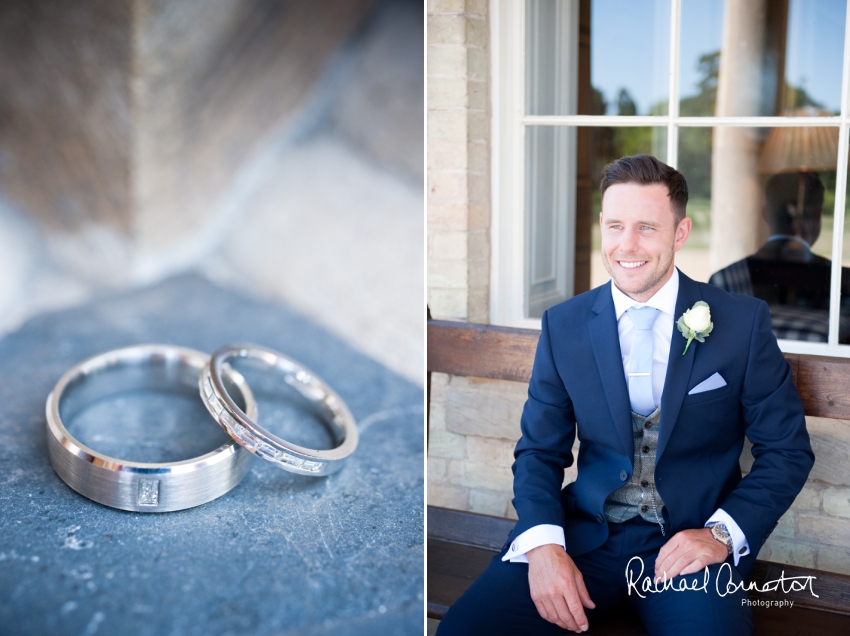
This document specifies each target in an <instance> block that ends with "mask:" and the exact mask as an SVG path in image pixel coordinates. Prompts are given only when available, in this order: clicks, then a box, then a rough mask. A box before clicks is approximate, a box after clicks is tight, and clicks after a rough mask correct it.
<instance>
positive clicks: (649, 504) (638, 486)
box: [605, 407, 664, 524]
mask: <svg viewBox="0 0 850 636" xmlns="http://www.w3.org/2000/svg"><path fill="white" fill-rule="evenodd" d="M660 421H661V407H658V408H657V409H655V411H653V412H652V413H650V414H649V415H638V414H637V413H635V412H634V411H632V433H633V435H634V471H633V472H632V478H631V479H630V480H629V482H628V483H627V484H626V485H625V486H623V487H622V488H620V489H619V490H616V491H614V492H613V493H611V494H610V495H609V496H608V498H607V499H606V500H605V517H606V518H607V519H608V521H610V522H614V523H622V522H623V521H628V520H629V519H634V518H635V517H637V516H638V515H640V516H641V517H643V518H644V519H646V520H647V521H650V522H652V523H658V524H660V523H661V522H662V521H663V519H664V517H663V516H662V515H661V511H662V510H663V509H664V502H663V501H662V500H661V495H659V494H658V491H657V490H656V489H655V453H656V451H657V450H658V424H659V422H660Z"/></svg>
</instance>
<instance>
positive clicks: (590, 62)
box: [526, 0, 670, 115]
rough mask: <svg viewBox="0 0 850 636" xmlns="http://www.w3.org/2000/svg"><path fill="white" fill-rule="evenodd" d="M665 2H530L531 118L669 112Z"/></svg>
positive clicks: (528, 92) (667, 3)
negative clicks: (533, 116) (535, 116)
mask: <svg viewBox="0 0 850 636" xmlns="http://www.w3.org/2000/svg"><path fill="white" fill-rule="evenodd" d="M669 67H670V1H669V0H580V1H576V2H573V1H569V0H554V1H553V0H527V2H526V112H527V113H528V114H529V115H575V114H579V115H666V114H667V112H668V95H669V91H668V85H669Z"/></svg>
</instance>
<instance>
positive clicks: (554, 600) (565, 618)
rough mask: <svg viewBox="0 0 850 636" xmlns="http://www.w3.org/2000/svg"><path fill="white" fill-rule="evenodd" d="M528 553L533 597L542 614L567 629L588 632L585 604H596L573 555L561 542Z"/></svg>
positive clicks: (587, 606) (530, 585) (542, 546)
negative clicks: (570, 554) (570, 555)
mask: <svg viewBox="0 0 850 636" xmlns="http://www.w3.org/2000/svg"><path fill="white" fill-rule="evenodd" d="M525 556H526V557H527V558H528V585H529V587H530V588H531V599H532V600H533V601H534V605H535V606H537V611H538V612H540V616H542V617H543V618H544V619H546V620H547V621H549V622H550V623H555V624H556V625H558V626H559V627H563V628H564V629H569V630H570V631H573V632H586V631H587V628H588V623H587V617H586V616H585V615H584V608H585V607H586V608H588V609H593V608H594V607H596V605H594V604H593V601H591V600H590V595H589V594H588V593H587V588H586V587H585V586H584V579H583V578H582V576H581V572H579V569H578V568H577V567H576V564H575V563H573V560H572V559H571V558H570V557H569V555H568V554H567V553H566V552H565V551H564V549H563V548H562V547H561V546H559V545H541V546H540V547H538V548H534V549H533V550H529V551H528V552H526V554H525Z"/></svg>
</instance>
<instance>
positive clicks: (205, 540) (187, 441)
mask: <svg viewBox="0 0 850 636" xmlns="http://www.w3.org/2000/svg"><path fill="white" fill-rule="evenodd" d="M234 341H248V342H256V343H259V344H264V345H266V346H269V347H272V348H275V349H278V350H280V351H283V352H285V353H287V354H289V355H291V356H292V357H293V358H295V359H297V360H300V361H301V362H303V363H304V364H305V365H307V366H308V367H310V368H312V369H313V370H314V371H315V372H316V373H318V374H319V375H320V376H322V377H323V378H324V379H325V380H326V381H327V382H328V383H329V384H330V385H331V386H332V387H334V388H335V389H336V391H337V392H338V393H339V394H340V395H341V396H342V397H343V399H344V400H345V401H346V402H347V404H348V405H349V407H350V408H351V410H352V412H353V414H354V416H355V418H356V419H357V421H358V424H359V428H360V446H359V447H358V449H357V451H356V453H355V454H354V455H353V456H352V457H351V458H350V459H349V461H348V463H347V464H346V466H345V467H344V468H343V470H342V471H341V472H339V473H337V474H336V475H332V476H331V477H328V478H307V477H300V476H296V475H292V474H290V473H287V472H285V471H282V470H280V469H279V468H276V467H275V466H272V465H271V464H269V463H267V462H264V461H262V460H260V459H255V460H254V463H253V465H252V469H251V472H250V473H249V474H248V476H247V477H246V478H245V480H244V481H243V482H242V483H241V484H240V485H239V486H237V487H236V488H234V489H233V490H232V491H230V492H229V493H227V494H226V495H224V496H222V497H220V498H219V499H217V500H215V501H212V502H210V503H208V504H204V505H202V506H199V507H197V508H193V509H189V510H184V511H180V512H172V513H164V514H139V513H132V512H124V511H120V510H114V509H111V508H108V507H105V506H101V505H99V504H96V503H94V502H92V501H89V500H88V499H86V498H84V497H82V496H80V495H78V494H77V493H75V492H74V491H72V490H71V489H70V488H68V487H67V486H66V485H65V484H64V483H63V482H62V481H61V480H60V479H59V478H58V477H57V476H56V474H55V473H54V472H53V469H52V468H51V466H50V463H49V460H48V456H47V447H46V431H45V426H46V423H45V416H44V402H45V399H46V397H47V394H48V393H49V392H50V390H51V389H52V388H53V385H54V384H55V383H56V381H57V380H58V378H59V377H60V376H61V375H62V373H63V372H64V371H65V370H67V369H68V368H69V367H71V366H72V365H74V364H75V363H77V362H79V361H81V360H83V359H84V358H86V357H89V356H91V355H94V354H96V353H99V352H102V351H106V350H108V349H112V348H115V347H121V346H126V345H131V344H138V343H149V342H159V343H171V344H179V345H182V346H186V347H191V348H195V349H199V350H202V351H207V352H211V351H213V350H214V349H215V348H217V347H218V346H219V345H221V344H224V343H228V342H234ZM0 378H2V382H0V403H2V404H3V408H2V409H0V633H3V634H21V635H26V634H48V633H49V634H75V635H76V634H85V635H92V634H109V633H123V634H150V635H156V636H161V635H168V634H205V635H206V634H305V635H307V634H310V635H312V634H316V635H319V634H334V635H339V634H361V633H363V634H421V633H422V631H423V616H424V611H423V606H424V594H423V569H424V568H423V566H424V562H423V537H424V531H423V530H424V523H423V509H424V506H423V484H424V480H423V438H424V436H423V391H422V389H420V388H418V387H416V386H413V385H412V384H410V383H409V382H407V381H405V380H404V379H402V378H400V377H399V376H397V375H395V374H394V373H392V372H391V371H389V370H387V369H386V368H385V367H383V366H381V365H379V364H378V363H376V362H374V361H373V360H370V359H369V358H366V357H365V356H363V355H362V354H359V353H358V352H356V351H355V350H353V349H352V348H351V347H349V346H348V345H346V344H344V343H342V342H341V341H339V340H337V339H336V338H334V337H333V336H331V335H329V334H328V333H327V332H325V331H323V330H322V329H321V328H320V327H318V326H316V325H315V324H314V323H312V322H310V321H309V320H307V319H305V318H304V317H303V316H301V315H299V314H296V313H294V312H292V311H290V310H288V309H286V308H285V307H281V306H280V305H273V304H265V303H261V302H258V301H256V300H250V299H247V298H245V297H242V296H240V295H238V294H235V293H233V292H231V291H225V290H222V289H219V288H217V287H215V286H213V285H211V284H210V283H208V282H206V281H205V280H204V279H201V278H199V277H195V276H181V277H178V278H174V279H171V280H169V281H166V282H164V283H161V284H159V285H157V286H155V287H151V288H148V289H143V290H140V291H135V292H131V293H126V294H122V295H116V296H112V297H107V298H103V299H100V300H97V301H94V302H92V303H90V304H88V305H87V306H84V307H81V308H76V309H72V310H67V311H63V312H60V313H54V314H46V315H42V316H39V317H36V318H34V319H32V320H31V321H29V322H28V323H27V324H26V325H24V326H23V327H22V328H21V329H20V330H19V331H18V332H16V333H14V334H11V335H9V336H8V337H6V338H5V339H4V340H2V341H0ZM258 393H260V395H259V396H258V404H259V407H260V413H261V422H263V421H264V420H263V419H262V418H263V417H264V416H269V417H270V420H269V421H270V422H271V421H272V420H274V419H277V420H278V422H277V424H275V425H276V426H279V427H280V428H279V429H278V430H279V431H285V430H287V427H292V426H293V418H295V417H296V416H297V409H287V408H285V407H282V406H281V404H275V403H274V400H272V399H271V398H270V397H269V396H267V395H265V394H264V392H263V391H258ZM269 395H271V393H269ZM148 397H150V396H148ZM108 399H109V400H112V401H111V402H110V403H104V404H97V405H94V406H93V407H92V410H91V411H89V412H88V413H87V415H86V417H87V418H88V420H85V418H83V420H84V421H82V423H81V424H80V431H81V434H88V435H91V438H90V439H91V440H94V441H90V443H92V444H93V445H94V444H95V443H102V444H104V445H105V446H107V447H109V448H111V449H112V450H115V449H116V448H117V449H118V450H120V444H121V440H120V439H119V440H117V442H116V440H115V439H114V438H112V439H110V438H109V435H108V433H109V431H110V430H111V429H110V426H108V425H105V426H102V427H101V429H100V432H98V430H97V426H96V422H97V421H98V419H99V417H100V416H103V419H104V420H109V423H114V422H118V423H119V424H120V423H121V422H124V423H126V424H127V426H128V430H131V431H134V433H133V434H132V435H129V436H128V437H127V438H126V439H124V440H123V443H124V444H125V446H126V444H130V445H138V444H140V443H141V442H140V440H142V439H148V440H152V441H151V445H150V447H149V448H146V449H144V453H147V454H148V456H150V454H151V453H153V455H156V450H157V447H159V448H160V450H161V451H162V452H172V453H173V452H176V453H177V454H178V455H179V454H180V452H181V447H184V448H182V452H185V451H186V450H187V449H189V450H191V449H190V448H189V447H190V446H191V444H195V445H197V444H198V441H197V438H196V436H195V434H194V433H192V432H191V426H197V425H198V423H199V422H203V424H202V425H205V426H206V425H209V423H211V422H212V420H209V422H207V421H206V420H203V419H202V418H203V417H204V414H203V411H202V410H200V409H203V407H202V406H199V405H200V400H198V402H197V403H191V401H190V400H188V399H187V397H186V396H185V395H178V396H174V395H171V396H169V395H168V394H163V395H161V396H155V397H153V398H151V400H150V401H149V402H145V400H141V401H140V397H139V396H138V395H135V396H134V395H127V396H124V397H121V398H115V397H114V396H113V397H112V398H108ZM156 400H162V404H163V405H164V406H165V407H166V411H165V412H166V413H171V415H162V420H161V421H160V420H158V419H157V416H156V412H157V409H156V407H157V402H156ZM169 401H170V402H169ZM143 403H144V404H145V406H144V410H145V411H146V412H147V411H150V413H149V416H148V417H145V418H142V419H144V421H145V422H147V424H146V425H145V426H143V427H141V428H139V427H138V426H136V427H135V428H134V422H136V423H137V420H139V419H140V418H139V417H138V412H139V409H141V408H142V404H143ZM169 405H170V406H171V407H173V409H171V408H170V407H169ZM195 415H197V417H195ZM80 417H81V418H82V417H83V416H82V415H81V416H80ZM122 418H124V419H122ZM296 419H297V418H296ZM181 420H183V424H185V425H186V426H188V427H189V428H188V429H186V430H189V431H190V432H189V433H185V432H183V433H181V427H180V424H181ZM186 420H192V422H188V423H187V422H186ZM93 422H95V423H94V424H93ZM296 423H297V422H296ZM302 424H303V423H302ZM308 424H310V423H308ZM314 424H315V423H311V424H310V426H313V425H314ZM158 425H161V426H162V428H161V429H157V426H158ZM214 426H215V425H214V423H213V427H211V428H210V429H209V430H211V431H213V433H214V434H213V435H212V436H211V437H209V439H210V443H211V444H214V445H215V444H217V443H218V441H219V438H218V437H217V435H218V433H217V431H216V429H215V428H214ZM302 428H305V427H303V426H302ZM157 430H163V431H167V432H168V435H169V441H168V442H167V443H162V441H161V439H159V438H157V437H156V436H155V435H153V433H155V432H156V431H157ZM306 430H307V431H309V430H310V428H309V426H307V427H306ZM140 431H141V432H140ZM145 431H147V434H146V435H145V434H144V432H145ZM301 432H302V434H303V433H304V431H303V430H302V431H301ZM322 434H324V433H322V432H321V431H320V433H318V435H319V437H321V435H322ZM98 435H101V437H98ZM309 437H310V434H309V433H307V434H306V438H304V439H309ZM157 440H159V441H157ZM116 443H117V444H118V446H116V445H115V444H116ZM110 444H112V446H109V445H110ZM190 455H191V453H190ZM172 459H173V457H172Z"/></svg>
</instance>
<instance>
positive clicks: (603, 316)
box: [587, 283, 663, 457]
mask: <svg viewBox="0 0 850 636" xmlns="http://www.w3.org/2000/svg"><path fill="white" fill-rule="evenodd" d="M609 284H613V283H609ZM592 309H593V312H594V313H595V314H596V315H595V316H594V317H593V318H591V319H590V321H589V322H588V323H587V329H588V331H589V333H590V344H591V346H592V347H593V355H594V357H595V358H596V366H597V367H598V368H599V377H600V378H601V379H602V387H603V390H604V391H605V398H606V400H607V402H608V408H609V409H610V410H611V417H612V418H613V420H614V426H615V427H616V428H617V435H618V436H619V438H620V441H621V442H622V444H623V450H624V451H625V454H626V456H627V457H631V456H632V454H633V452H634V441H633V439H632V436H633V433H632V417H631V407H630V405H629V389H628V387H627V386H626V378H625V375H624V374H623V357H622V354H621V353H620V336H619V333H618V331H617V316H616V314H615V312H614V299H613V298H612V297H611V288H610V287H608V286H604V287H601V288H600V289H599V293H598V295H597V297H596V302H594V303H593V308H592ZM662 430H663V429H662Z"/></svg>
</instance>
